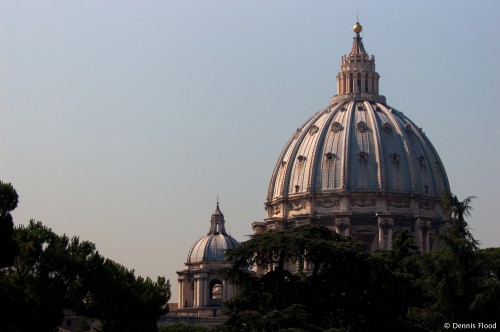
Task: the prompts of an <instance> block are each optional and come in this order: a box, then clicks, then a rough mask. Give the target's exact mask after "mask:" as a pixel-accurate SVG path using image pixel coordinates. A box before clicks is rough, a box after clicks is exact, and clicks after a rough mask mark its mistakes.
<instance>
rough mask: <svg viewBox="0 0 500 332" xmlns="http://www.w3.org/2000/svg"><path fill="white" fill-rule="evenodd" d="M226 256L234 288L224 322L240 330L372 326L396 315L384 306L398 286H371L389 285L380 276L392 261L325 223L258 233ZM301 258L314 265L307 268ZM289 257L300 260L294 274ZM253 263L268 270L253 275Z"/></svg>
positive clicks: (373, 328)
mask: <svg viewBox="0 0 500 332" xmlns="http://www.w3.org/2000/svg"><path fill="white" fill-rule="evenodd" d="M402 250H403V249H402ZM227 256H228V258H229V259H230V260H231V261H232V262H233V265H232V266H231V267H230V268H227V269H225V270H224V275H225V277H226V278H228V279H229V280H230V282H232V283H234V284H235V285H237V287H238V289H239V293H238V295H236V296H235V297H234V298H233V299H231V300H230V301H228V302H227V304H226V310H227V312H228V314H229V320H228V322H227V324H228V325H230V326H233V327H235V328H237V329H239V330H244V331H256V330H265V331H272V330H279V329H291V328H299V329H305V330H312V331H314V330H322V329H328V328H345V329H347V330H350V331H354V330H363V331H377V330H383V329H384V327H385V326H387V325H388V324H390V323H391V322H392V321H394V320H395V319H397V318H398V317H399V315H400V311H395V312H394V311H391V310H387V307H388V305H389V303H390V302H391V301H392V300H393V299H394V298H393V297H392V296H395V295H393V294H395V293H396V292H395V291H393V292H392V293H389V295H386V294H385V292H384V291H381V290H378V289H377V288H376V287H382V288H380V289H383V287H385V289H389V288H390V287H391V285H390V282H391V280H390V279H389V280H385V279H384V278H382V277H381V275H386V276H392V275H391V273H390V270H389V264H388V263H387V264H386V263H385V262H384V264H379V262H378V260H377V259H373V258H370V256H369V255H368V254H367V253H366V252H364V251H363V250H362V244H361V243H360V242H358V241H355V240H353V239H350V238H346V237H343V236H341V235H339V234H337V233H334V232H331V231H330V230H328V229H327V228H325V227H321V226H311V225H307V226H302V227H298V228H294V229H292V230H289V231H284V232H268V233H264V234H260V235H256V236H254V237H253V238H251V239H250V240H249V241H246V242H243V243H242V244H241V245H240V246H239V247H237V248H235V249H232V250H230V251H228V252H227ZM304 261H307V262H308V263H309V264H310V267H311V266H312V268H310V269H309V270H306V269H305V268H304V265H303V264H301V263H300V262H304ZM291 262H294V263H295V262H299V263H298V264H296V266H297V271H296V272H297V273H292V272H291V271H289V270H288V269H287V267H288V266H290V263H291ZM251 266H253V267H258V268H260V269H263V270H265V271H267V273H266V274H264V275H263V276H261V277H260V276H257V275H255V274H253V273H252V272H250V271H249V270H248V268H249V267H251ZM381 294H384V296H383V297H382V296H381Z"/></svg>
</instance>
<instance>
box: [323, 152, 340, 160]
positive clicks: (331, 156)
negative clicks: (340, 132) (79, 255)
mask: <svg viewBox="0 0 500 332" xmlns="http://www.w3.org/2000/svg"><path fill="white" fill-rule="evenodd" d="M325 157H326V160H334V159H335V158H336V157H337V155H336V154H335V153H333V152H327V153H325Z"/></svg>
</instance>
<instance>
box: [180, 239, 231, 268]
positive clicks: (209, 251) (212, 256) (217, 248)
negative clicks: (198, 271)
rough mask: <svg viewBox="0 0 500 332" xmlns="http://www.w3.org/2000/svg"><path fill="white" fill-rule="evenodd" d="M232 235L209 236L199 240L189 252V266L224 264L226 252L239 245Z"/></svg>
mask: <svg viewBox="0 0 500 332" xmlns="http://www.w3.org/2000/svg"><path fill="white" fill-rule="evenodd" d="M238 244H239V243H238V241H236V240H235V239H234V238H233V237H232V236H231V235H228V234H221V233H219V234H209V235H206V236H204V237H202V238H201V239H199V240H198V241H197V242H196V243H195V244H194V245H193V246H192V247H191V249H190V250H189V254H188V260H187V262H188V264H192V263H201V262H223V261H224V260H225V256H224V252H225V251H226V250H227V249H232V248H235V247H236V246H237V245H238Z"/></svg>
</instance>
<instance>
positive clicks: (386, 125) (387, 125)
mask: <svg viewBox="0 0 500 332" xmlns="http://www.w3.org/2000/svg"><path fill="white" fill-rule="evenodd" d="M382 129H384V131H385V132H386V133H392V126H391V124H390V123H389V122H386V123H384V124H383V125H382Z"/></svg>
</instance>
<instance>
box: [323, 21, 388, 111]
mask: <svg viewBox="0 0 500 332" xmlns="http://www.w3.org/2000/svg"><path fill="white" fill-rule="evenodd" d="M352 29H353V31H354V32H355V33H356V35H355V36H354V37H353V42H352V48H351V51H350V52H349V54H346V55H344V56H342V60H341V64H340V72H339V73H338V74H337V94H336V95H335V96H334V97H332V99H331V102H332V103H333V102H335V101H337V100H339V99H340V100H345V99H356V98H358V99H359V98H364V99H366V98H369V99H371V100H376V101H381V102H385V97H384V96H380V95H379V79H380V75H379V74H378V73H377V72H376V71H375V56H373V55H369V54H368V53H367V52H366V50H365V46H364V45H363V38H362V37H361V36H360V32H361V31H362V30H363V27H362V26H361V24H359V22H356V24H355V25H354V26H353V28H352Z"/></svg>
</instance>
